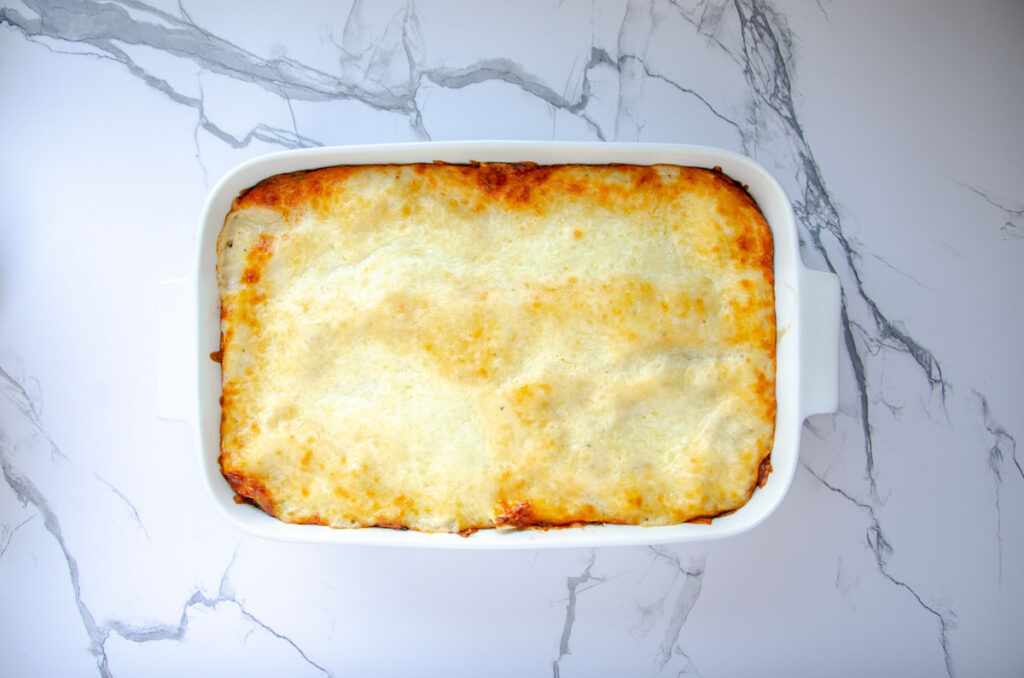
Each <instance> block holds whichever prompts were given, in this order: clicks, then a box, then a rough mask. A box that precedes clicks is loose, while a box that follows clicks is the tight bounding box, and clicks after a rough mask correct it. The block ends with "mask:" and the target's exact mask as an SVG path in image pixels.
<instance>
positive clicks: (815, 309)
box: [158, 142, 839, 548]
mask: <svg viewBox="0 0 1024 678" xmlns="http://www.w3.org/2000/svg"><path fill="white" fill-rule="evenodd" d="M434 160H441V161H446V162H469V161H471V160H479V161H507V162H513V161H532V162H536V163H540V164H555V163H590V164H594V163H630V164H654V163H672V164H677V165H691V166H696V167H707V168H710V167H715V166H719V167H721V168H722V170H723V171H724V172H725V173H726V174H727V175H729V176H731V177H732V178H733V179H735V180H737V181H739V182H740V183H742V184H745V185H746V186H747V187H748V190H749V192H750V194H751V195H752V196H753V197H754V198H755V199H756V200H757V203H758V205H759V206H760V207H761V210H762V211H763V212H764V215H765V217H766V219H767V220H768V224H769V225H770V226H771V229H772V232H773V234H774V239H775V285H776V288H775V290H776V291H775V308H776V317H777V323H778V351H777V361H778V362H777V375H776V395H777V400H778V410H777V420H776V428H775V446H774V448H773V450H772V457H771V459H772V467H773V469H774V470H773V472H772V474H771V475H770V476H769V478H768V482H767V484H766V485H765V487H763V488H761V489H759V490H757V491H756V492H755V493H754V496H753V497H752V498H751V500H750V501H749V502H748V503H747V504H746V505H745V506H744V507H743V508H741V509H739V510H738V511H736V512H735V513H733V514H732V515H728V516H724V517H721V518H717V519H715V520H714V521H713V522H712V523H711V524H710V525H697V524H683V525H672V526H666V527H636V526H623V525H593V526H587V527H572V528H563V529H555V530H523V531H508V530H481V531H479V532H477V533H475V534H473V535H471V536H469V537H461V536H458V535H453V534H424V533H419V532H413V531H397V530H390V529H384V528H369V529H345V530H338V529H332V528H329V527H323V526H319V525H291V524H286V523H283V522H280V521H278V520H277V519H276V518H273V517H271V516H268V515H267V514H265V513H263V512H262V511H260V510H259V509H257V508H254V507H253V506H251V505H249V504H236V503H235V502H234V501H233V497H234V491H233V490H232V489H231V488H230V487H229V486H228V484H227V482H226V481H225V480H224V479H223V477H222V476H221V474H220V468H219V466H218V464H217V456H218V454H219V445H220V431H219V426H220V404H219V398H220V392H221V383H220V366H219V365H218V364H217V363H215V362H214V361H213V360H211V359H210V357H209V356H210V353H211V352H214V351H216V350H217V349H218V348H219V344H220V314H219V301H218V292H217V278H216V270H215V265H216V240H217V234H218V232H219V231H220V229H221V227H222V226H223V224H224V217H225V215H226V214H227V213H228V211H229V210H230V208H231V203H232V200H233V199H234V198H235V197H236V196H237V195H238V194H239V192H241V191H242V190H244V189H246V188H249V187H250V186H252V185H254V184H256V183H258V182H259V181H261V180H262V179H265V178H266V177H269V176H272V175H274V174H278V173H281V172H292V171H296V170H304V169H313V168H317V167H326V166H330V165H359V164H377V163H409V162H431V161H434ZM197 240H198V256H197V261H196V268H195V270H194V271H193V272H192V274H191V275H189V276H188V277H186V278H184V279H181V280H174V281H168V282H165V283H163V284H162V285H161V287H160V298H159V310H160V335H159V336H160V352H159V353H160V355H159V359H160V371H159V375H158V376H159V384H160V391H159V407H160V413H161V416H164V417H165V418H169V419H180V420H183V421H186V422H189V423H191V424H192V425H193V426H194V427H195V430H196V433H197V445H198V450H199V456H200V461H201V470H202V475H203V479H204V481H205V483H206V486H207V488H208V490H209V492H210V495H211V496H212V498H213V501H214V504H215V505H216V506H217V508H218V509H219V510H220V512H221V513H222V514H223V515H224V516H225V518H227V519H228V520H229V521H230V522H232V523H234V524H235V525H236V526H237V527H239V528H240V529H242V530H244V531H246V532H248V533H251V534H254V535H257V536H261V537H266V538H270V539H280V540H289V541H305V542H330V543H338V544H379V545H395V546H398V545H402V546H430V547H451V548H542V547H568V546H605V545H626V544H662V543H669V542H683V541H696V540H706V539H713V538H720V537H726V536H730V535H735V534H738V533H740V532H743V531H745V530H748V529H750V528H751V527H754V526H755V525H757V524H758V523H760V522H761V521H763V520H764V519H765V518H766V517H767V516H768V515H769V514H770V513H771V512H772V511H773V510H775V508H776V507H777V506H778V505H779V503H780V502H781V501H782V499H783V497H784V496H785V494H786V492H787V491H788V489H789V486H790V483H791V482H792V479H793V475H794V473H795V471H796V464H797V459H798V455H799V442H800V429H801V426H802V423H803V420H804V419H805V418H806V417H807V416H809V415H812V414H819V413H827V412H833V411H835V408H836V404H837V398H838V360H839V358H838V356H839V282H838V279H837V278H836V276H835V275H832V274H830V273H820V272H816V271H811V270H809V269H807V268H805V267H804V266H803V264H802V263H801V261H800V256H799V251H798V241H797V233H796V223H795V221H794V218H793V211H792V208H791V206H790V204H789V201H788V199H787V198H786V195H785V193H784V192H783V190H782V188H781V186H779V184H778V182H776V181H775V179H773V178H772V177H771V176H770V175H769V174H768V173H767V172H766V171H765V170H764V169H763V168H762V167H761V166H760V165H758V164H756V163H754V162H753V161H751V160H750V159H748V158H745V157H743V156H740V155H737V154H735V153H730V152H727V151H721V150H717V149H711V148H703V147H694V146H676V145H663V144H607V143H546V142H545V143H534V142H454V143H417V144H395V145H375V146H357V147H335V148H316V149H307V150H300V151H288V152H283V153H276V154H273V155H267V156H263V157H260V158H256V159H254V160H251V161H249V162H246V163H244V164H242V165H240V166H239V167H237V168H236V169H235V170H233V171H232V172H230V173H229V174H228V175H227V176H225V177H224V178H223V179H222V180H221V182H220V183H219V184H217V186H216V187H215V188H214V189H213V191H212V192H211V193H210V196H209V198H208V200H207V202H206V206H205V209H204V210H203V213H202V216H201V219H200V224H199V237H198V239H197Z"/></svg>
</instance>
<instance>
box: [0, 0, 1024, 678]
mask: <svg viewBox="0 0 1024 678" xmlns="http://www.w3.org/2000/svg"><path fill="white" fill-rule="evenodd" d="M232 4H233V5H234V6H233V7H231V8H229V7H228V3H205V2H193V1H191V0H182V1H181V2H173V1H171V0H154V1H153V2H143V1H142V0H117V1H113V2H72V1H70V0H51V1H44V0H32V1H30V2H24V3H20V2H15V3H5V5H4V7H3V8H2V9H0V129H2V130H3V146H2V148H3V150H2V153H0V187H2V188H0V464H2V471H3V481H4V482H2V483H0V675H4V676H36V675H63V676H78V675H96V674H99V675H101V676H117V677H121V676H134V675H140V676H164V675H166V676H181V675H238V676H242V675H245V676H264V675H268V676H269V675H294V676H301V675H310V676H316V675H324V674H327V675H332V676H341V675H362V676H377V675H438V676H463V675H464V676H477V675H509V676H541V675H545V676H546V675H552V674H553V675H555V676H595V675H629V676H641V675H673V676H676V675H692V676H706V677H709V678H710V677H717V676H737V675H766V676H792V675H818V676H861V675H914V676H917V675H932V676H935V675H938V676H941V675H949V676H973V675H993V676H995V675H1021V673H1022V672H1024V644H1022V643H1021V628H1024V584H1022V581H1021V578H1020V577H1019V574H1020V572H1021V571H1022V567H1024V470H1022V466H1021V459H1022V457H1024V452H1021V453H1019V454H1018V452H1017V449H1016V439H1017V437H1019V436H1020V435H1022V434H1024V430H1022V429H1024V418H1022V416H1021V414H1022V412H1024V392H1022V390H1021V388H1020V384H1021V380H1022V377H1024V357H1022V356H1024V352H1022V351H1020V350H1019V345H1020V341H1021V337H1022V335H1024V320H1022V316H1024V314H1022V304H1021V302H1020V290H1021V289H1022V287H1024V272H1022V271H1024V188H1022V187H1024V169H1022V167H1024V165H1022V163H1021V162H1020V159H1021V158H1022V157H1024V134H1022V133H1021V125H1020V119H1021V118H1020V116H1021V111H1024V76H1022V75H1021V74H1022V73H1024V42H1022V41H1021V39H1020V36H1021V35H1022V34H1024V5H1021V3H1017V2H1007V1H988V2H972V3H966V2H953V1H951V0H945V1H944V2H927V1H925V0H914V1H912V2H898V3H892V4H891V5H890V4H889V3H859V2H835V1H831V0H800V1H794V2H787V3H774V4H769V3H766V2H763V1H762V0H737V2H734V3H733V2H725V1H724V0H705V1H693V0H679V1H678V2H669V1H667V0H653V1H651V2H641V1H637V2H599V1H597V0H595V1H594V2H582V1H573V0H564V1H554V0H552V1H551V2H527V3H509V2H486V3H468V2H467V3H455V2H426V1H422V2H365V3H363V2H357V3H355V4H354V5H353V4H352V3H344V2H339V3H335V4H334V5H333V6H332V5H329V4H328V3H314V2H308V3H307V2H297V1H292V2H287V3H275V2H266V1H264V2H258V3H232ZM243 6H244V11H243V9H242V8H243ZM463 138H465V139H480V138H501V139H541V140H544V139H565V140H609V141H610V140H620V141H634V140H640V141H659V142H683V143H697V144H706V145H714V146H720V147H724V148H728V149H733V150H738V151H742V152H745V153H747V154H748V155H750V156H752V157H754V158H756V159H757V160H759V161H760V162H762V163H763V164H765V165H766V166H767V167H768V168H769V169H770V170H771V171H773V172H774V173H776V175H777V176H778V178H779V179H780V181H781V182H782V183H783V184H784V186H785V188H786V190H787V192H788V193H789V194H790V196H791V198H792V200H793V202H794V205H795V207H796V211H797V213H798V215H799V217H800V221H801V235H802V238H803V244H804V249H803V255H804V258H805V261H806V262H807V263H808V265H810V266H812V267H815V268H819V269H825V268H831V269H833V270H835V271H836V272H837V273H838V274H839V275H840V278H841V281H842V286H843V294H844V313H843V327H842V330H843V340H844V346H843V353H842V363H841V375H840V376H841V395H840V400H841V403H840V411H839V413H838V414H836V415H835V416H827V417H815V418H813V419H812V420H810V421H809V422H808V424H807V425H806V426H805V430H804V436H803V443H802V448H801V466H800V468H799V470H798V473H797V476H796V479H795V482H794V484H793V488H792V490H791V492H790V494H789V496H788V497H787V499H786V501H785V502H784V503H783V505H782V507H781V508H780V509H779V510H778V511H777V512H776V513H775V514H774V515H773V516H772V517H771V518H770V519H769V520H768V521H767V522H766V523H765V524H763V525H762V526H761V527H759V528H757V529H756V530H754V531H752V532H749V533H747V534H745V535H743V536H740V537H736V538H733V539H729V540H725V541H721V542H715V543H708V544H698V545H686V546H672V547H664V548H662V547H659V548H656V549H650V548H615V549H595V550H564V551H543V552H529V551H526V552H448V551H433V550H425V551H413V550H405V549H379V548H370V547H338V546H304V545H296V544H279V543H270V542H265V541H261V540H258V539H255V538H252V537H246V536H243V535H242V534H240V533H238V532H236V531H235V530H234V529H232V528H231V527H229V526H228V525H227V524H226V523H224V521H223V520H222V519H221V518H220V517H219V516H218V514H216V513H215V512H214V509H213V506H212V504H211V502H210V501H209V499H208V498H207V497H206V495H205V494H204V489H203V487H202V484H201V482H200V480H199V473H198V469H197V464H196V460H195V457H196V450H195V447H194V444H193V438H192V435H191V433H190V431H189V430H188V428H187V427H186V426H185V425H183V424H178V423H172V422H165V421H162V420H160V419H158V418H157V416H156V364H155V353H154V345H155V341H156V327H157V314H156V307H155V300H156V289H157V284H158V283H159V282H160V281H161V280H164V279H167V278H171V277H175V276H178V275H181V274H183V273H185V272H186V271H187V270H188V268H189V267H190V265H191V262H192V257H193V256H194V251H193V248H194V243H195V234H196V224H197V218H198V214H199V210H200V208H201V205H202V202H203V200H204V198H205V195H206V194H207V192H208V190H209V189H210V188H211V186H212V185H213V184H214V183H215V182H216V180H217V179H218V178H219V177H220V176H221V175H223V174H224V173H225V172H226V171H228V170H229V169H230V168H231V167H233V166H234V165H236V164H237V163H239V162H241V161H243V160H245V159H247V158H251V157H254V156H256V155H259V154H262V153H265V152H268V151H275V150H280V149H283V148H294V147H299V146H308V145H329V144H350V143H364V142H387V141H409V140H422V139H437V140H441V139H463Z"/></svg>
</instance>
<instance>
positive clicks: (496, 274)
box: [217, 163, 776, 534]
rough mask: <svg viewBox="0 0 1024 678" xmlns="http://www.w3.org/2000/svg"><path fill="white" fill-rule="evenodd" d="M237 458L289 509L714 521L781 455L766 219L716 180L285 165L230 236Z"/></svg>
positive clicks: (459, 527)
mask: <svg viewBox="0 0 1024 678" xmlns="http://www.w3.org/2000/svg"><path fill="white" fill-rule="evenodd" d="M217 252H218V265H217V273H218V281H219V286H220V297H221V331H222V336H221V350H220V352H219V356H218V357H219V358H220V360H221V363H222V370H223V397H222V402H223V410H222V412H223V414H222V419H221V454H220V464H221V469H222V471H223V474H224V477H225V479H226V480H227V482H229V483H230V484H231V486H232V487H233V488H234V490H235V491H236V492H237V493H238V495H239V499H240V500H248V501H251V502H252V503H254V504H256V505H258V506H259V507H261V508H262V509H263V510H264V511H266V512H267V513H269V514H271V515H274V516H276V517H278V518H279V519H281V520H284V521H287V522H294V523H316V524H321V525H329V526H332V527H367V526H385V527H392V528H410V529H416V530H422V531H428V532H461V533H463V534H467V533H471V532H473V531H475V530H479V529H486V528H495V527H497V528H522V527H531V526H534V527H536V526H545V527H550V526H568V525H580V524H587V523H618V524H631V525H666V524H674V523H681V522H686V521H696V522H706V521H707V520H708V519H710V518H713V517H715V516H719V515H722V514H724V513H728V512H731V511H735V510H736V509H738V508H740V507H741V506H743V505H744V504H745V503H746V502H747V501H748V500H749V498H750V497H751V495H752V493H753V492H754V490H755V488H756V487H757V486H758V485H759V484H762V485H763V483H764V482H765V480H766V478H767V475H768V473H770V471H771V464H770V462H769V455H770V453H771V448H772V445H773V440H774V426H775V340H776V339H775V335H776V331H775V306H774V303H775V297H774V281H773V273H772V271H773V268H772V267H773V248H772V235H771V231H770V229H769V228H768V225H767V224H766V222H765V220H764V217H763V216H762V214H761V212H760V210H759V209H758V207H757V205H756V204H755V203H754V201H753V200H752V199H751V198H750V196H749V195H748V194H747V193H746V192H745V191H744V190H743V189H742V187H740V186H738V185H737V184H736V183H735V182H734V181H732V180H731V179H729V178H728V177H726V176H724V175H723V174H721V173H720V172H717V171H711V170H704V169H697V168H688V167H677V166H670V165H657V166H652V167H646V166H629V165H599V166H584V165H563V166H537V165H533V164H480V163H474V164H470V165H451V164H442V163H435V164H417V165H382V166H355V167H331V168H326V169H320V170H314V171H308V172H296V173H292V174H283V175H278V176H274V177H271V178H269V179H267V180H265V181H263V182H261V183H260V184H258V185H257V186H255V187H253V188H252V189H250V190H248V191H246V192H244V193H243V194H242V195H240V196H239V197H238V199H236V200H235V203H234V205H233V208H232V210H231V212H230V214H229V215H228V216H227V218H226V220H225V225H224V229H223V230H222V232H221V234H220V237H219V239H218V242H217Z"/></svg>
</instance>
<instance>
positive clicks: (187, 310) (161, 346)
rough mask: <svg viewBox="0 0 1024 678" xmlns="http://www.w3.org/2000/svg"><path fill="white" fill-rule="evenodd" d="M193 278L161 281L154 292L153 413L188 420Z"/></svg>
mask: <svg viewBox="0 0 1024 678" xmlns="http://www.w3.org/2000/svg"><path fill="white" fill-rule="evenodd" d="M195 288H196V281H195V278H193V277H187V278H180V279H178V280H165V281H163V282H162V283H160V286H159V292H158V294H157V323H158V335H157V337H158V338H157V360H158V363H157V413H158V414H159V415H160V417H161V418H163V419H172V420H177V421H191V420H192V416H193V412H192V410H191V407H192V406H193V405H194V404H195V398H196V391H197V387H196V369H195V364H194V361H195V346H196V325H195V309H194V308H193V306H194V304H193V303H192V302H193V301H194V300H193V299H192V296H193V295H194V293H195Z"/></svg>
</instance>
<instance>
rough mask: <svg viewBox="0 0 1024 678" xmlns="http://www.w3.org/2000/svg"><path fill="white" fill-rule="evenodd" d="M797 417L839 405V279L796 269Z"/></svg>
mask: <svg viewBox="0 0 1024 678" xmlns="http://www.w3.org/2000/svg"><path fill="white" fill-rule="evenodd" d="M800 301H801V303H800V327H801V333H800V350H801V353H802V355H803V365H801V368H802V369H801V371H800V375H801V376H800V415H801V417H802V418H804V417H808V416H810V415H812V414H827V413H830V412H835V411H836V408H837V407H838V405H839V311H840V304H841V298H840V290H839V277H838V276H836V275H835V274H834V273H823V272H821V271H812V270H811V269H808V268H804V267H803V266H801V267H800Z"/></svg>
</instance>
